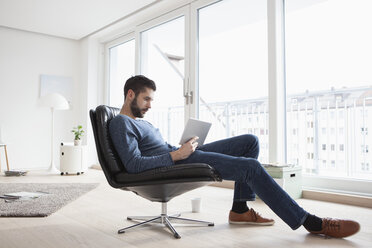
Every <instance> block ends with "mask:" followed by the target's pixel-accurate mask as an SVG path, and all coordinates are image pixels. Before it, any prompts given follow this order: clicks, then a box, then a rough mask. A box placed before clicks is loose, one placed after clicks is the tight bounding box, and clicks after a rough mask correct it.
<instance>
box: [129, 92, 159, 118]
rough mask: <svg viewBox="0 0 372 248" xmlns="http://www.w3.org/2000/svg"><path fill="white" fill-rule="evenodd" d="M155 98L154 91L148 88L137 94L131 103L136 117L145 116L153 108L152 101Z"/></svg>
mask: <svg viewBox="0 0 372 248" xmlns="http://www.w3.org/2000/svg"><path fill="white" fill-rule="evenodd" d="M153 100H154V91H153V90H152V89H149V88H146V90H145V91H143V92H140V93H139V94H138V95H136V96H135V97H134V99H133V101H132V102H131V104H130V109H131V111H132V114H133V116H134V117H138V118H143V117H144V116H145V114H146V112H147V111H148V110H149V109H150V108H151V102H152V101H153Z"/></svg>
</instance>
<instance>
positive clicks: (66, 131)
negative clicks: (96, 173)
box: [0, 27, 87, 170]
mask: <svg viewBox="0 0 372 248" xmlns="http://www.w3.org/2000/svg"><path fill="white" fill-rule="evenodd" d="M80 43H81V42H79V41H73V40H68V39H62V38H56V37H52V36H46V35H41V34H35V33H30V32H23V31H19V30H13V29H8V28H3V27H0V126H1V127H2V135H3V140H4V141H5V142H6V143H7V144H8V156H9V163H10V167H11V169H28V170H32V169H40V168H48V167H49V165H50V161H51V160H50V159H51V158H50V154H51V144H50V143H51V141H50V139H51V111H50V109H48V108H45V107H41V106H39V90H40V74H49V75H59V76H68V77H72V78H73V82H74V85H73V89H74V93H73V100H72V109H70V110H56V111H55V156H54V161H55V163H56V166H57V168H58V167H59V143H60V142H61V141H72V140H73V135H72V133H71V132H70V130H71V129H72V127H73V126H76V125H77V124H83V126H84V128H86V124H87V123H86V119H85V118H83V110H84V106H83V101H85V100H86V99H81V98H80V96H81V95H82V92H84V89H83V88H82V84H81V83H80V81H81V50H80ZM0 153H1V158H2V161H1V162H2V168H3V169H4V167H5V163H4V159H3V158H4V156H3V153H2V151H0Z"/></svg>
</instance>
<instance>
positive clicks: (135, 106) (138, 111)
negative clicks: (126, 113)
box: [130, 97, 148, 118]
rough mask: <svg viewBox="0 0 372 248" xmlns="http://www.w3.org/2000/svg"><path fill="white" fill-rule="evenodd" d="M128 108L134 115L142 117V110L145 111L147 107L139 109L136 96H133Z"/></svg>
mask: <svg viewBox="0 0 372 248" xmlns="http://www.w3.org/2000/svg"><path fill="white" fill-rule="evenodd" d="M130 110H131V111H132V114H133V116H134V117H136V118H137V117H138V118H143V117H144V114H142V111H147V110H148V108H144V109H140V108H139V107H138V104H137V97H135V98H134V99H133V101H132V103H131V104H130Z"/></svg>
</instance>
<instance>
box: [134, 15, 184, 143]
mask: <svg viewBox="0 0 372 248" xmlns="http://www.w3.org/2000/svg"><path fill="white" fill-rule="evenodd" d="M184 27H185V18H184V17H179V18H177V19H174V20H172V21H169V22H167V23H164V24H161V25H159V26H156V27H154V28H151V29H149V30H147V31H144V32H142V33H141V73H142V74H143V75H145V76H147V77H149V78H151V79H152V80H154V81H155V83H156V87H157V89H156V93H155V99H154V102H153V104H152V109H151V110H150V111H149V112H148V113H147V115H146V116H145V119H147V120H148V121H150V122H151V123H152V124H153V125H154V126H156V127H158V128H159V130H160V132H161V133H162V135H163V138H164V139H165V140H166V141H168V142H169V143H170V144H172V145H177V144H178V143H179V141H180V138H181V134H182V131H183V126H184V100H183V99H184V98H183V79H184V74H185V71H184V68H185V66H184V59H185V31H184V30H185V28H184Z"/></svg>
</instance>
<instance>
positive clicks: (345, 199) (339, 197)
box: [210, 180, 372, 208]
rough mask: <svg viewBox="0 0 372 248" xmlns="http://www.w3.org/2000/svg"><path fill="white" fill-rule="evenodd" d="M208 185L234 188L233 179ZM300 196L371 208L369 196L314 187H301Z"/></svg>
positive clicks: (371, 199) (371, 198)
mask: <svg viewBox="0 0 372 248" xmlns="http://www.w3.org/2000/svg"><path fill="white" fill-rule="evenodd" d="M210 186H214V187H221V188H227V189H234V181H227V180H223V181H222V182H218V183H212V184H210ZM302 198H304V199H310V200H317V201H325V202H334V203H340V204H347V205H352V206H358V207H366V208H372V197H369V196H361V195H354V194H347V193H339V192H330V191H321V190H314V189H303V190H302Z"/></svg>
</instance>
